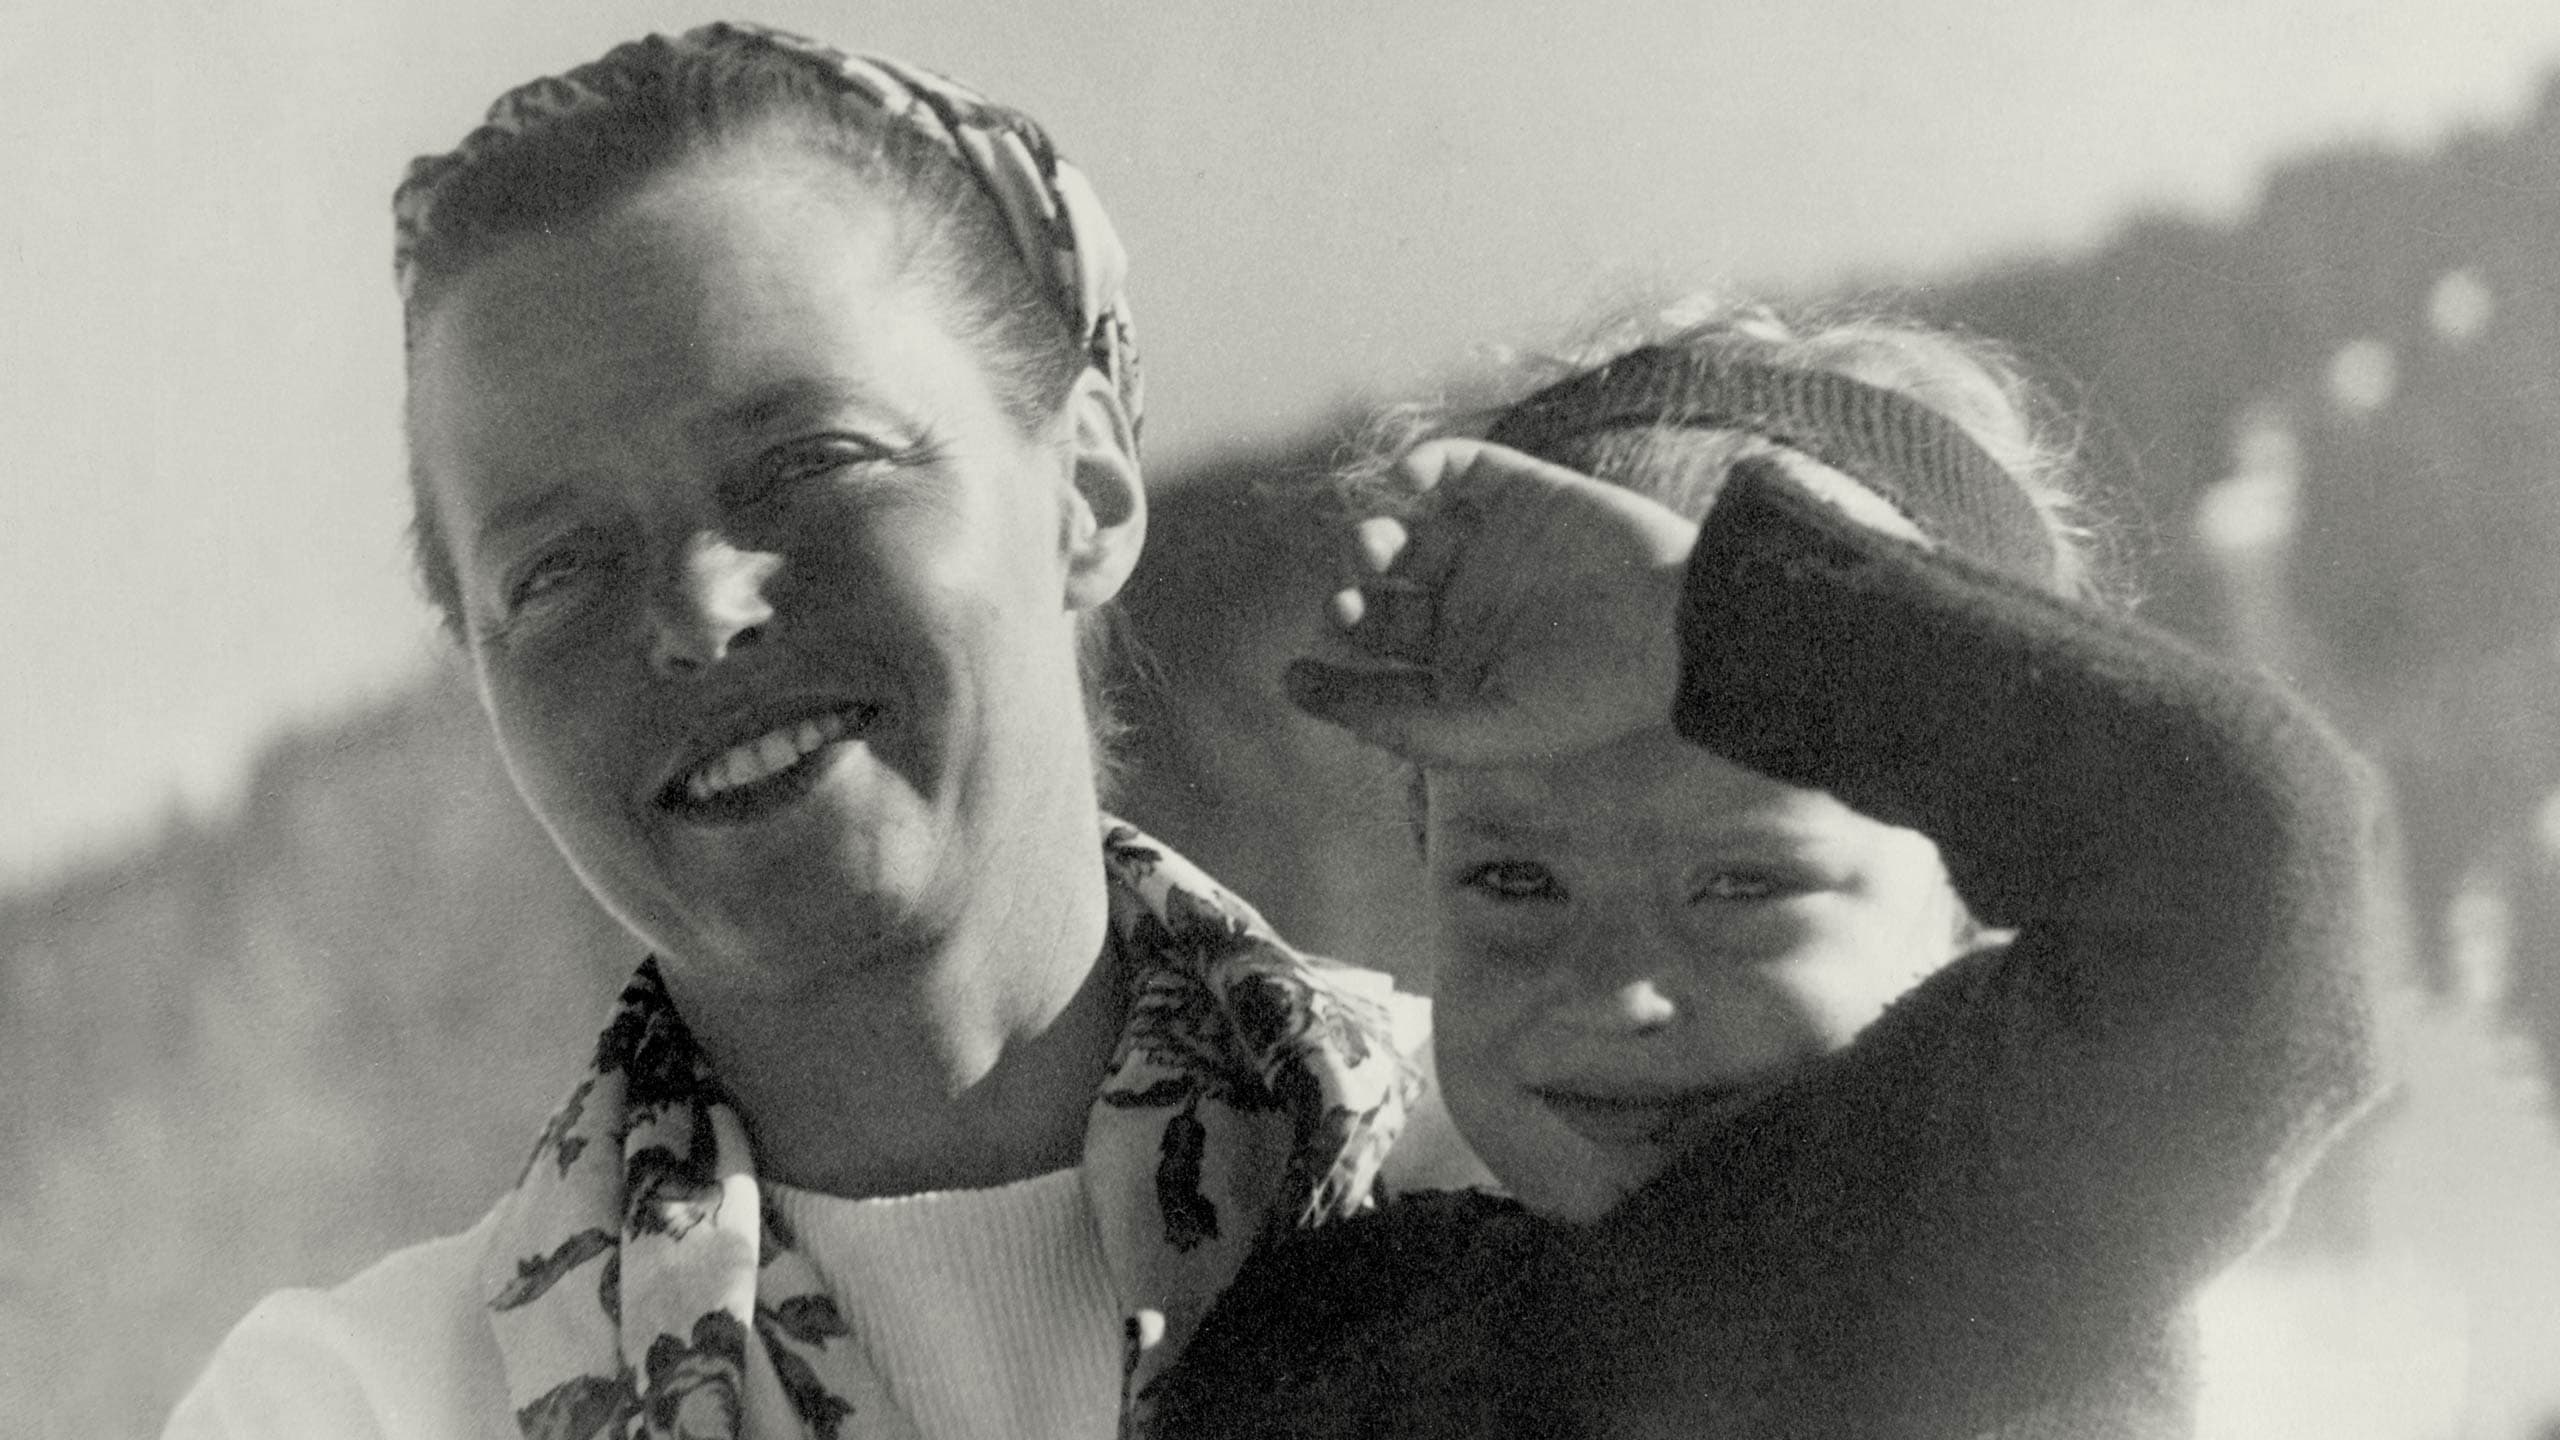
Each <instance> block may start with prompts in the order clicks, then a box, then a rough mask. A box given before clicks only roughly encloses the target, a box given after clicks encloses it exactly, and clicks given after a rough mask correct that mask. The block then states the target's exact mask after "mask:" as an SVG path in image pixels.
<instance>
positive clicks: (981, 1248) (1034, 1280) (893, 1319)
mask: <svg viewBox="0 0 2560 1440" xmlns="http://www.w3.org/2000/svg"><path fill="white" fill-rule="evenodd" d="M764 1189H765V1192H766V1194H768V1195H769V1196H771V1197H772V1200H773V1203H774V1205H775V1207H776V1208H777V1209H779V1210H780V1211H781V1213H782V1217H783V1219H784V1220H785V1221H786V1222H787V1223H788V1224H789V1225H790V1226H791V1228H792V1229H793V1230H794V1231H795V1232H797V1234H798V1236H799V1239H800V1249H801V1251H802V1253H803V1254H805V1255H807V1256H808V1257H809V1259H810V1261H811V1262H812V1263H814V1264H815V1265H816V1266H817V1269H818V1273H819V1274H820V1275H822V1276H824V1277H826V1281H827V1286H828V1288H829V1289H830V1290H831V1291H833V1292H834V1294H835V1296H836V1300H837V1303H838V1304H839V1305H841V1306H842V1307H843V1309H844V1315H845V1320H846V1321H847V1323H849V1324H850V1325H851V1326H852V1327H853V1336H854V1343H856V1344H859V1345H861V1346H863V1347H865V1349H866V1350H868V1352H869V1353H870V1355H871V1358H872V1361H873V1363H874V1364H876V1365H877V1366H878V1367H879V1370H880V1373H881V1376H882V1378H884V1379H885V1380H886V1381H887V1382H888V1385H889V1389H890V1392H891V1393H892V1394H894V1395H895V1396H896V1397H897V1399H898V1402H899V1404H900V1405H901V1406H902V1407H904V1408H905V1410H906V1411H907V1414H908V1417H909V1418H910V1419H912V1420H914V1421H915V1424H916V1429H917V1431H918V1433H919V1434H921V1435H922V1436H923V1437H924V1440H982V1437H983V1440H1048V1437H1059V1440H1069V1437H1074V1440H1109V1437H1111V1436H1112V1435H1114V1434H1116V1433H1117V1427H1118V1424H1119V1412H1120V1303H1119V1298H1118V1297H1117V1296H1116V1295H1115V1294H1113V1291H1112V1284H1111V1277H1110V1274H1109V1272H1108V1271H1107V1270H1106V1269H1105V1268H1104V1265H1103V1259H1102V1243H1101V1236H1100V1233H1099V1232H1098V1231H1097V1230H1096V1229H1095V1226H1094V1221H1093V1212H1092V1209H1091V1207H1090V1206H1089V1205H1088V1204H1087V1203H1086V1200H1085V1193H1084V1182H1083V1174H1082V1172H1081V1171H1077V1170H1059V1171H1055V1172H1052V1173H1050V1174H1047V1175H1040V1176H1035V1177H1033V1178H1032V1179H1029V1180H1021V1181H1017V1182H1015V1183H1013V1184H1011V1185H1000V1186H997V1187H995V1188H993V1189H988V1190H941V1191H935V1192H932V1193H930V1194H924V1195H906V1196H898V1197H895V1198H891V1199H885V1200H843V1199H838V1198H836V1197H834V1196H831V1195H820V1194H817V1193H815V1192H813V1191H808V1190H800V1189H795V1188H793V1187H791V1186H788V1185H777V1184H775V1183H773V1182H771V1181H766V1182H764Z"/></svg>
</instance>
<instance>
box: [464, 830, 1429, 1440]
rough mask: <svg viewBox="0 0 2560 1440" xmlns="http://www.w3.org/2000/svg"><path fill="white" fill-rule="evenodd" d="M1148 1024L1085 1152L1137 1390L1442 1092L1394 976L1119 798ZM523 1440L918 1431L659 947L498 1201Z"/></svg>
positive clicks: (1341, 1208)
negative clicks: (1286, 932) (816, 1257)
mask: <svg viewBox="0 0 2560 1440" xmlns="http://www.w3.org/2000/svg"><path fill="white" fill-rule="evenodd" d="M1102 844H1103V856H1104V861H1105V869H1106V873H1107V875H1108V879H1109V883H1110V887H1111V900H1112V908H1111V916H1112V920H1111V928H1112V944H1113V948H1114V949H1115V950H1116V952H1117V954H1118V956H1119V963H1120V966H1121V974H1122V976H1123V978H1124V982H1125V983H1126V984H1127V985H1128V986H1129V997H1130V1003H1129V1020H1128V1023H1127V1026H1126V1029H1125V1030H1124V1032H1123V1034H1122V1037H1121V1040H1120V1044H1119V1047H1118V1049H1117V1051H1116V1052H1115V1054H1114V1055H1113V1058H1112V1063H1111V1070H1110V1074H1109V1077H1108V1078H1107V1079H1106V1081H1105V1082H1104V1084H1103V1086H1102V1090H1101V1093H1100V1094H1099V1095H1098V1096H1097V1097H1096V1100H1095V1103H1094V1106H1093V1110H1092V1112H1091V1116H1090V1119H1089V1121H1088V1123H1087V1127H1086V1132H1085V1151H1084V1164H1083V1174H1084V1183H1085V1186H1086V1189H1087V1193H1088V1196H1089V1198H1090V1201H1091V1204H1092V1209H1093V1213H1094V1217H1095V1220H1096V1223H1097V1225H1098V1227H1099V1229H1100V1231H1101V1236H1102V1249H1103V1256H1104V1260H1105V1262H1106V1264H1107V1265H1108V1267H1109V1270H1110V1272H1111V1276H1112V1279H1113V1281H1114V1283H1115V1286H1116V1288H1117V1290H1118V1293H1119V1295H1120V1297H1121V1301H1122V1304H1123V1307H1124V1309H1125V1310H1126V1312H1127V1315H1128V1320H1127V1326H1128V1336H1129V1343H1128V1350H1127V1354H1128V1357H1129V1359H1128V1373H1127V1374H1126V1375H1125V1376H1124V1377H1123V1378H1124V1412H1127V1411H1131V1410H1133V1407H1134V1406H1136V1405H1137V1404H1138V1403H1140V1397H1141V1395H1142V1392H1143V1390H1144V1387H1145V1385H1146V1384H1147V1382H1148V1381H1150V1380H1152V1379H1153V1378H1154V1377H1155V1376H1156V1375H1159V1374H1161V1373H1162V1372H1163V1370H1164V1369H1165V1368H1166V1366H1168V1365H1169V1364H1170V1363H1171V1362H1172V1359H1173V1358H1174V1356H1175V1355H1176V1354H1178V1353H1179V1351H1180V1348H1181V1343H1182V1341H1184V1340H1185V1339H1187V1338H1188V1336H1189V1334H1190V1332H1191V1330H1192V1328H1193V1327H1194V1326H1196V1325H1197V1323H1198V1322H1199V1320H1200V1318H1201V1316H1202V1315H1203V1314H1205V1313H1206V1311H1207V1310H1208V1308H1209V1306H1210V1305H1211V1304H1212V1303H1213V1302H1214V1301H1215V1300H1216V1299H1217V1297H1218V1294H1219V1293H1220V1292H1221V1291H1222V1290H1224V1289H1225V1287H1226V1285H1227V1284H1228V1282H1230V1281H1231V1280H1232V1279H1233V1278H1234V1277H1235V1274H1236V1272H1237V1271H1238V1269H1240V1268H1241V1267H1242V1265H1243V1263H1244V1261H1245V1258H1246V1256H1247V1255H1248V1254H1249V1253H1250V1252H1251V1250H1252V1249H1253V1248H1254V1246H1255V1244H1256V1243H1257V1242H1258V1241H1260V1240H1261V1239H1262V1238H1263V1237H1264V1236H1265V1235H1267V1234H1268V1233H1270V1232H1271V1231H1272V1230H1274V1229H1276V1228H1284V1227H1289V1226H1305V1225H1315V1224H1320V1223H1323V1222H1325V1221H1327V1220H1331V1219H1335V1218H1339V1217H1342V1216H1346V1215H1350V1214H1353V1213H1356V1212H1358V1211H1360V1210H1362V1209H1365V1208H1367V1207H1368V1206H1369V1205H1370V1204H1371V1203H1372V1190H1373V1187H1374V1184H1375V1181H1376V1178H1377V1174H1378V1168H1379V1166H1380V1164H1381V1163H1382V1162H1383V1161H1384V1159H1385V1157H1386V1153H1387V1150H1388V1147H1389V1146H1390V1145H1392V1144H1393V1143H1394V1139H1395V1136H1396V1134H1397V1132H1398V1130H1399V1129H1400V1128H1401V1126H1402V1124H1403V1121H1404V1115H1405V1111H1406V1108H1407V1107H1408V1105H1409V1104H1411V1102H1412V1101H1413V1100H1414V1098H1415V1096H1416V1092H1417V1090H1418V1087H1419V1080H1418V1078H1417V1073H1416V1071H1415V1069H1414V1067H1413V1066H1412V1065H1411V1064H1410V1062H1409V1061H1408V1060H1407V1059H1406V1057H1405V1056H1403V1055H1402V1054H1401V1053H1400V1052H1399V1051H1398V1050H1397V1049H1396V1048H1395V1045H1394V1043H1393V1041H1392V1038H1391V1034H1390V1025H1391V1019H1390V1015H1389V1010H1388V1004H1387V1000H1388V996H1389V994H1390V993H1391V991H1392V989H1393V986H1392V984H1391V983H1390V982H1389V981H1388V980H1387V978H1386V977H1385V976H1383V975H1379V974H1375V973H1373V972H1369V971H1362V970H1355V969H1352V968H1350V967H1347V966H1342V965H1336V964H1334V963H1332V962H1329V961H1324V960H1319V959H1315V958H1312V957H1309V956H1305V955H1301V954H1299V953H1298V952H1296V951H1295V950H1292V949H1290V948H1289V947H1288V946H1287V945H1286V944H1285V943H1283V942H1282V941H1281V940H1280V939H1279V937H1278V936H1276V935H1274V934H1273V933H1272V931H1271V929H1270V927H1269V926H1268V925H1267V924H1265V923H1264V922H1263V920H1262V918H1261V917H1260V916H1259V915H1257V914H1255V913H1254V911H1253V910H1252V908H1251V907H1249V906H1247V905H1245V904H1244V903H1243V902H1242V901H1240V900H1237V899H1236V898H1235V897H1233V896H1231V895H1229V894H1227V893H1226V892H1225V891H1224V890H1222V889H1220V888H1219V887H1218V886H1217V885H1216V884H1215V883H1214V882H1212V881H1210V880H1209V878H1208V877H1207V876H1205V875H1203V874H1202V873H1201V872H1200V871H1199V870H1198V869H1196V868H1194V867H1193V866H1192V865H1190V864H1189V862H1187V861H1185V860H1183V859H1182V858H1181V857H1180V856H1178V855H1175V854H1174V853H1173V852H1172V851H1170V850H1168V849H1166V848H1165V847H1164V846H1162V845H1159V844H1157V843H1155V842H1154V841H1152V840H1149V839H1148V838H1147V837H1145V836H1143V835H1141V834H1139V833H1138V832H1137V831H1136V830H1135V829H1133V828H1131V827H1130V826H1128V825H1125V824H1122V823H1120V822H1119V821H1116V820H1111V819H1109V818H1107V817H1106V819H1105V821H1104V826H1103V839H1102ZM482 1282H483V1290H484V1294H485V1297H486V1299H487V1301H488V1306H489V1315H490V1323H491V1325H492V1326H493V1327H494V1329H495V1332H496V1338H497V1343H498V1351H499V1356H500V1359H501V1362H502V1364H503V1366H504V1369H505V1371H506V1376H507V1387H508V1400H509V1403H510V1406H511V1407H512V1408H513V1410H514V1412H515V1415H516V1420H517V1423H518V1425H519V1426H520V1427H521V1428H522V1430H523V1431H524V1433H525V1435H526V1436H527V1437H528V1440H588V1437H613V1440H620V1437H632V1436H646V1437H683V1440H793V1437H803V1436H807V1437H816V1440H856V1437H860V1440H874V1437H911V1436H913V1434H914V1433H915V1432H914V1428H913V1426H912V1423H911V1422H910V1421H909V1420H908V1418H907V1416H906V1414H905V1412H904V1411H902V1410H901V1409H900V1408H899V1407H898V1404H897V1400H896V1397H895V1396H894V1395H892V1394H891V1393H890V1388H889V1386H888V1384H887V1382H886V1380H885V1379H884V1378H883V1377H882V1376H881V1375H880V1374H879V1373H878V1371H877V1369H876V1368H875V1367H874V1366H873V1364H872V1363H871V1360H870V1357H869V1355H868V1353H867V1351H866V1349H865V1347H864V1346H863V1344H862V1342H861V1337H860V1336H857V1335H855V1334H853V1333H852V1331H851V1327H850V1326H849V1325H848V1324H847V1322H846V1320H845V1318H844V1314H843V1311H842V1310H841V1309H840V1308H839V1307H838V1306H837V1304H836V1302H835V1299H834V1298H833V1296H832V1295H831V1293H830V1292H829V1290H828V1288H827V1283H826V1281H825V1279H824V1278H823V1277H822V1276H820V1275H819V1274H818V1272H817V1270H816V1268H815V1266H813V1265H812V1264H811V1263H810V1261H809V1260H808V1258H807V1257H806V1256H805V1255H804V1254H803V1253H801V1251H800V1249H799V1247H798V1244H797V1241H796V1238H795V1237H794V1236H793V1235H792V1234H791V1233H790V1231H789V1229H788V1227H786V1226H785V1225H783V1224H782V1223H781V1220H780V1217H779V1215H778V1214H777V1213H776V1212H775V1211H774V1209H773V1208H772V1207H771V1206H770V1205H769V1204H767V1203H766V1201H765V1197H764V1196H763V1194H762V1193H761V1191H760V1190H759V1187H758V1185H757V1181H756V1173H755V1162H754V1157H753V1156H752V1155H751V1154H750V1153H749V1149H748V1144H747V1137H746V1129H745V1126H744V1124H743V1122H742V1121H741V1119H740V1117H739V1113H738V1109H737V1107H736V1105H735V1103H734V1101H732V1099H731V1098H730V1097H729V1096H728V1094H727V1093H726V1092H725V1091H724V1090H723V1089H722V1088H721V1085H720V1082H719V1079H718V1077H717V1076H715V1075H713V1074H712V1073H711V1070H710V1066H709V1064H708V1062H707V1061H706V1060H705V1058H704V1056H703V1054H702V1052H701V1050H700V1049H699V1048H697V1047H696V1045H695V1044H694V1041H693V1038H692V1036H691V1034H690V1033H689V1032H688V1031H687V1030H686V1029H685V1025H684V1021H683V1019H682V1017H681V1016H679V1015H678V1014H677V1013H676V1010H675V1006H674V1003H673V1001H672V1000H671V999H670V998H669V996H668V994H667V990H666V985H665V983H664V981H663V979H662V978H661V976H660V975H659V972H658V968H657V964H656V962H655V961H654V960H652V961H649V962H646V963H644V964H642V965H641V967H640V969H639V972H638V973H637V974H636V975H634V976H633V977H632V980H631V983H630V984H629V985H628V986H627V987H626V988H625V989H624V990H623V992H622V995H621V997H620V998H619V999H618V1000H617V1001H616V1003H615V1006H614V1010H613V1014H612V1017H611V1019H610V1021H609V1022H608V1023H607V1024H606V1026H605V1029H604V1033H603V1034H602V1035H601V1036H600V1037H599V1038H598V1040H597V1042H596V1051H595V1058H594V1061H593V1064H592V1065H591V1066H590V1068H589V1069H588V1071H587V1074H586V1075H585V1076H584V1077H583V1078H582V1079H581V1080H580V1081H579V1082H578V1084H577V1086H576V1088H575V1089H573V1090H572V1091H571V1092H570V1094H569V1098H568V1100H567V1101H566V1103H564V1104H563V1105H562V1106H561V1108H560V1110H559V1112H558V1113H557V1114H555V1115H554V1116H553V1117H552V1118H551V1121H550V1123H549V1124H548V1125H547V1126H546V1127H544V1129H543V1132H542V1135H541V1138H540V1139H539V1140H538V1141H537V1142H536V1143H535V1145H534V1149H533V1154H532V1156H531V1158H530V1160H529V1161H528V1162H527V1165H526V1168H525V1173H524V1176H523V1178H522V1179H521V1180H520V1181H519V1182H518V1184H517V1186H516V1188H515V1189H514V1190H513V1191H512V1192H510V1193H509V1194H508V1195H507V1196H506V1197H505V1199H503V1200H502V1201H501V1202H500V1203H499V1207H498V1215H497V1223H496V1229H495V1232H494V1234H493V1236H492V1238H491V1245H490V1248H489V1250H488V1252H487V1253H486V1255H485V1257H484V1260H483V1264H482Z"/></svg>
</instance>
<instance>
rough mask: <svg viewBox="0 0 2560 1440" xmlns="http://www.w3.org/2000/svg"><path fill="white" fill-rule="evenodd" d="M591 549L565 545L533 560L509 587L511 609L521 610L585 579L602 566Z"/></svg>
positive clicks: (518, 573) (508, 601) (508, 605)
mask: <svg viewBox="0 0 2560 1440" xmlns="http://www.w3.org/2000/svg"><path fill="white" fill-rule="evenodd" d="M598 563H599V562H598V560H597V558H596V556H595V555H594V554H593V553H592V551H591V550H590V549H589V547H586V546H581V545H563V546H561V547H559V548H557V549H553V550H548V551H545V552H543V553H542V554H540V555H537V556H535V557H534V558H533V560H532V562H531V563H529V564H527V565H526V566H525V567H524V568H523V569H522V570H519V571H518V572H516V578H515V580H514V582H513V583H512V584H510V585H509V586H508V587H507V608H508V609H509V610H521V609H523V608H524V607H525V606H527V605H530V604H533V603H534V602H536V601H538V600H541V599H543V598H544V597H546V596H548V595H551V594H552V593H554V592H556V591H558V590H560V589H562V588H563V587H565V586H567V585H569V584H570V583H571V582H573V581H576V580H578V579H581V578H583V577H584V576H586V575H587V574H589V573H591V572H592V571H594V570H595V568H596V567H597V565H598Z"/></svg>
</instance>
